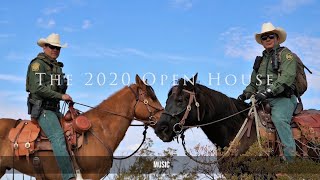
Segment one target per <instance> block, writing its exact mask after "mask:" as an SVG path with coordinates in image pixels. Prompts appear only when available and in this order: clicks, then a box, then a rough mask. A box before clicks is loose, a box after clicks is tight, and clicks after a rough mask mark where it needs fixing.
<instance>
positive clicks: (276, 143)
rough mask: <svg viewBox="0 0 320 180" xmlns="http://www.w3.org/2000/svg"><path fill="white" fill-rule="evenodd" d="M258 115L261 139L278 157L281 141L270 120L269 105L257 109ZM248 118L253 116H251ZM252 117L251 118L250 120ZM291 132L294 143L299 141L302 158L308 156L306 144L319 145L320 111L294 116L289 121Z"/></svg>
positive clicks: (304, 112) (305, 112)
mask: <svg viewBox="0 0 320 180" xmlns="http://www.w3.org/2000/svg"><path fill="white" fill-rule="evenodd" d="M257 112H258V115H259V117H260V123H259V132H260V135H261V137H263V138H264V139H267V142H268V143H267V146H268V147H269V148H271V149H272V150H273V152H276V149H278V152H279V154H280V155H282V152H281V149H282V148H281V146H280V144H281V141H280V139H279V137H278V136H277V134H276V128H275V126H274V124H273V122H272V119H271V108H270V105H269V104H264V105H262V106H260V107H259V108H257ZM250 116H254V115H253V114H252V115H250ZM252 118H254V117H251V119H252ZM290 125H291V130H292V134H293V137H294V139H295V140H296V141H299V142H300V144H301V147H302V150H303V152H301V153H302V155H303V156H308V154H307V152H308V147H307V144H308V143H309V142H310V143H313V144H315V145H320V111H318V110H303V111H301V112H300V113H299V114H297V115H294V116H293V117H292V120H291V124H290Z"/></svg>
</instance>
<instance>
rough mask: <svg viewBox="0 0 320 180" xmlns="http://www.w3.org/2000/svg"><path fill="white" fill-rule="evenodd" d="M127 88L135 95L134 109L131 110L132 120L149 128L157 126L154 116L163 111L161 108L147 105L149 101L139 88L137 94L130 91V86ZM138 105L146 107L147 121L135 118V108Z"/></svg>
mask: <svg viewBox="0 0 320 180" xmlns="http://www.w3.org/2000/svg"><path fill="white" fill-rule="evenodd" d="M128 88H129V89H130V90H131V91H132V93H133V94H134V95H135V97H136V103H135V105H134V107H133V108H134V110H133V119H134V120H139V121H142V122H144V123H145V124H148V125H151V126H154V125H156V124H157V121H156V120H155V117H154V115H155V114H157V113H158V112H160V111H162V110H163V107H161V108H158V107H155V106H153V105H151V104H149V101H148V100H147V99H146V98H145V96H146V93H147V92H146V91H144V90H142V89H141V88H139V87H137V89H138V90H137V91H138V92H135V91H134V90H133V89H132V87H131V86H128ZM138 103H143V104H144V105H145V106H146V108H147V110H148V112H149V117H148V120H147V121H146V120H142V119H138V118H136V107H137V104H138ZM151 108H153V109H154V111H151Z"/></svg>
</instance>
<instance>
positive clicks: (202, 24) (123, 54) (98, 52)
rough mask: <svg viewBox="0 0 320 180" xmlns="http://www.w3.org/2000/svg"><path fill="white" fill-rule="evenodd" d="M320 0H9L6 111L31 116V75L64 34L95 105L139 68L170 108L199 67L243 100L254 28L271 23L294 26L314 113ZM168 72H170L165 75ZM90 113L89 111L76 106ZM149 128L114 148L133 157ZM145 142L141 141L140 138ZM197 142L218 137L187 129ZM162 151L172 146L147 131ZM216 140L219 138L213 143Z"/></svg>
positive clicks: (81, 91)
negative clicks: (34, 63)
mask: <svg viewBox="0 0 320 180" xmlns="http://www.w3.org/2000/svg"><path fill="white" fill-rule="evenodd" d="M319 9H320V2H319V1H316V0H268V1H266V0H262V1H253V0H248V1H235V0H234V1H228V2H227V1H222V0H221V1H218V0H161V1H156V0H141V1H115V0H107V1H102V0H100V1H99V0H97V1H87V0H69V1H62V0H56V1H33V2H29V1H17V2H15V1H10V2H9V1H6V2H2V3H1V7H0V47H1V48H0V62H1V66H0V117H10V118H22V119H24V118H28V115H27V107H26V98H27V93H26V92H25V77H26V71H27V67H28V65H29V63H30V61H31V60H32V59H33V58H34V57H36V55H37V54H38V53H39V52H41V51H42V49H41V48H40V47H39V46H37V44H36V42H37V41H38V40H39V39H40V38H46V37H47V36H48V35H49V34H51V33H58V34H60V36H61V42H62V43H68V47H67V48H64V49H62V50H61V53H60V57H59V58H58V60H59V61H62V62H63V63H64V66H65V67H64V72H65V73H66V74H68V75H70V77H71V79H72V81H71V85H70V86H69V89H68V94H70V95H71V96H72V98H73V100H74V101H76V102H80V103H84V104H88V105H91V106H95V105H97V104H99V103H100V102H101V101H103V100H104V99H106V98H108V97H109V96H110V95H111V94H113V93H115V92H116V91H118V90H120V89H121V88H122V87H124V86H125V85H127V84H130V83H134V79H135V74H138V75H140V77H142V78H143V77H144V78H145V79H148V82H149V83H150V84H151V85H152V87H153V88H154V90H155V92H156V95H157V97H158V99H159V100H160V102H161V103H162V105H163V106H165V101H166V98H167V93H168V91H169V89H170V88H171V87H172V85H173V83H174V82H175V80H176V79H177V78H181V77H184V76H187V77H192V76H193V75H194V74H195V73H198V81H199V83H201V84H203V85H205V86H207V87H209V88H211V89H215V90H217V91H220V92H223V93H224V94H226V95H228V96H230V97H235V98H236V97H237V96H238V95H240V94H241V93H242V91H243V89H244V88H245V87H246V85H247V84H248V83H249V77H250V74H251V71H252V66H253V62H254V59H255V57H256V56H258V55H261V52H262V50H263V47H262V46H261V45H259V44H257V43H256V41H255V39H254V34H255V33H259V32H261V25H262V24H263V23H265V22H272V23H273V25H275V26H276V27H282V28H284V29H285V31H286V32H287V40H286V41H285V42H284V43H283V44H282V45H283V46H286V47H288V48H289V49H291V50H292V51H293V52H295V53H296V54H298V56H299V57H300V58H301V59H302V61H303V62H304V63H305V65H306V66H307V67H308V68H309V69H310V70H311V71H312V72H313V74H312V75H311V74H308V73H307V78H308V83H309V86H308V91H307V92H306V93H305V94H304V95H303V97H302V100H303V103H304V107H305V108H306V109H310V108H313V109H320V94H319V90H320V83H319V80H320V68H319V67H320V66H319V65H320V25H319V23H318V20H319V19H320V11H319ZM166 77H167V78H166ZM76 108H78V109H80V110H83V111H86V110H88V109H87V108H84V107H76ZM142 131H143V129H141V130H137V129H136V127H130V128H129V130H128V133H127V135H126V136H125V138H124V141H123V142H122V143H121V144H120V146H119V148H118V150H117V151H116V152H115V154H118V155H122V154H125V153H127V152H128V153H130V152H132V151H133V150H135V148H136V147H137V146H138V144H139V143H140V141H141V138H142V135H141V134H142ZM140 136H141V138H138V139H137V138H135V137H140ZM186 136H187V137H186V138H187V139H186V141H187V144H189V146H190V148H191V147H192V146H193V145H195V144H197V143H199V139H202V140H201V141H200V142H201V143H203V144H206V143H209V142H208V140H207V139H206V137H205V136H204V135H203V133H202V131H201V130H200V129H192V130H189V132H188V133H187V135H186ZM148 137H150V138H152V139H153V140H154V142H155V145H154V149H153V150H154V151H159V152H160V151H161V150H164V149H165V147H173V148H178V149H179V150H178V153H180V154H181V155H183V154H184V153H183V150H182V148H181V144H178V143H177V142H171V143H166V144H163V143H162V142H161V141H160V140H159V139H158V138H157V137H156V136H155V134H154V132H153V130H152V129H149V130H148ZM209 144H210V143H209Z"/></svg>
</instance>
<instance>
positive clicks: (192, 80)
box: [190, 73, 198, 85]
mask: <svg viewBox="0 0 320 180" xmlns="http://www.w3.org/2000/svg"><path fill="white" fill-rule="evenodd" d="M197 79H198V73H196V74H195V75H194V76H193V77H192V78H191V79H190V80H191V82H193V84H194V85H196V83H197Z"/></svg>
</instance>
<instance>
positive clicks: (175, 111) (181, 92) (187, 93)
mask: <svg viewBox="0 0 320 180" xmlns="http://www.w3.org/2000/svg"><path fill="white" fill-rule="evenodd" d="M197 76H198V74H196V75H195V76H194V77H193V78H191V79H190V81H188V80H185V79H179V81H178V85H176V86H173V87H172V88H171V90H170V91H169V94H168V99H167V101H166V107H165V112H163V113H162V115H161V117H160V120H159V122H158V123H157V125H156V128H155V132H156V134H157V136H158V137H159V138H160V139H162V140H163V141H164V142H169V141H172V140H173V138H174V137H175V136H176V135H177V134H179V133H181V132H182V131H183V126H184V125H186V126H191V125H196V124H199V121H200V120H201V119H202V116H201V115H203V114H202V113H203V112H202V111H203V110H202V109H203V108H202V107H200V104H199V101H198V100H199V99H200V98H202V97H201V93H198V92H197V91H199V89H198V87H197V84H196V81H197Z"/></svg>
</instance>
